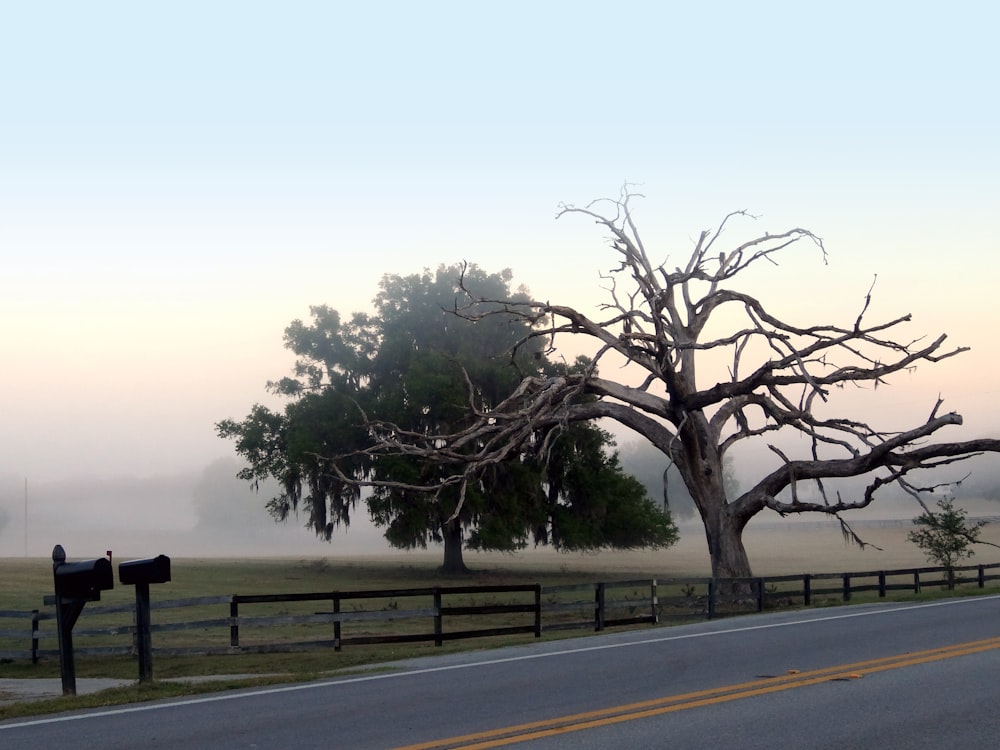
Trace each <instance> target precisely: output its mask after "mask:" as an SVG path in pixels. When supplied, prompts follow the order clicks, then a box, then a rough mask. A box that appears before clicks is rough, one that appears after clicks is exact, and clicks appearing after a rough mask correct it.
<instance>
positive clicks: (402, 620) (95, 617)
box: [0, 563, 1000, 662]
mask: <svg viewBox="0 0 1000 750" xmlns="http://www.w3.org/2000/svg"><path fill="white" fill-rule="evenodd" d="M949 577H951V580H949ZM996 580H1000V563H996V564H991V565H969V566H963V567H955V568H953V569H952V571H951V572H950V574H949V571H948V569H947V568H940V567H925V568H906V569H898V570H879V571H861V572H851V573H815V574H801V575H784V576H768V577H760V578H751V579H736V580H734V579H724V580H723V579H711V578H643V579H633V580H625V581H600V582H596V583H594V582H591V583H580V584H569V585H557V586H541V585H539V584H530V585H503V586H451V587H430V588H413V589H379V590H368V591H329V592H309V593H299V594H251V595H246V594H234V595H228V596H209V597H205V596H203V597H194V598H188V599H175V600H169V601H161V602H153V603H152V605H151V608H152V609H153V610H154V611H163V612H164V615H165V616H166V615H167V614H168V613H169V611H171V610H173V611H175V612H176V611H177V610H185V609H189V610H194V612H193V613H192V614H191V619H179V620H178V621H174V622H159V623H154V624H153V625H152V626H151V627H150V631H151V632H152V633H161V634H169V633H179V632H182V631H201V634H200V635H199V636H197V637H196V638H195V639H194V640H195V641H197V644H196V645H186V646H174V647H170V646H166V647H164V646H159V647H157V648H155V649H154V652H155V653H159V654H167V655H188V654H210V653H233V654H235V653H268V652H280V651H303V650H310V649H315V648H333V649H334V650H336V651H339V650H341V649H342V648H343V647H344V646H348V645H362V644H364V645H370V644H387V643H417V642H433V643H434V644H435V645H436V646H441V645H442V644H443V643H444V642H446V641H453V640H460V639H465V638H484V637H489V636H503V635H515V634H532V635H534V636H535V637H536V638H538V637H541V635H542V634H543V633H544V632H553V631H559V630H570V629H582V628H587V629H593V630H595V631H601V630H604V629H605V628H609V627H621V626H630V625H642V624H655V623H658V622H661V621H665V620H666V621H671V622H679V621H684V620H693V619H705V618H709V619H710V618H715V617H724V616H729V615H734V614H742V613H746V612H753V611H757V612H759V611H763V610H764V609H765V608H767V607H769V606H770V607H775V606H799V605H801V606H810V605H812V604H813V603H814V602H815V601H816V600H817V598H818V597H831V596H832V597H836V598H839V599H842V600H843V601H845V602H846V601H850V600H851V598H852V596H853V595H854V594H856V593H859V592H877V593H878V596H879V597H885V596H886V594H887V593H888V592H890V591H910V592H913V593H919V592H920V591H921V589H922V588H923V587H927V586H950V585H954V586H962V585H975V586H978V587H979V588H984V587H985V586H986V583H987V582H988V581H996ZM484 596H485V597H487V598H488V601H484V602H480V601H478V600H477V597H484ZM404 604H405V606H404ZM285 605H300V608H301V607H302V606H306V605H309V606H308V607H307V608H308V609H311V610H312V611H310V612H303V611H297V612H293V611H291V610H290V609H289V610H284V609H281V608H282V607H283V606H285ZM276 608H278V609H276ZM220 609H221V610H222V611H221V612H218V610H220ZM215 612H218V614H213V613H215ZM125 613H130V614H131V618H132V619H131V622H121V619H122V618H121V615H122V614H125ZM134 616H135V612H134V606H131V605H115V606H104V607H101V606H96V607H88V608H87V610H86V612H85V618H84V619H83V620H82V622H81V625H83V627H81V628H80V629H78V630H75V631H74V637H76V638H77V639H78V642H79V640H80V639H92V641H93V642H94V645H82V647H78V648H77V649H76V652H77V653H78V654H91V655H122V654H132V653H134V649H135V647H136V646H135V634H136V627H135V623H134ZM174 616H175V617H179V616H180V615H179V614H177V615H174ZM483 618H490V621H489V622H488V623H485V624H482V623H483ZM54 619H55V614H54V611H52V609H51V608H49V609H45V610H33V611H31V612H18V611H4V610H0V658H4V659H25V658H30V659H31V660H32V661H33V662H37V661H38V660H39V658H42V657H49V656H57V655H58V651H57V650H55V649H54V648H48V649H44V648H41V645H40V644H41V643H42V642H43V641H44V642H48V643H54V641H55V640H56V634H55V629H54V627H51V628H46V627H43V623H45V622H47V621H51V620H54ZM153 619H154V621H155V620H156V619H157V618H156V617H155V616H154V618H153ZM161 619H162V618H161ZM166 619H169V618H166ZM281 628H286V629H288V630H289V632H290V633H291V635H287V634H286V636H285V637H284V638H280V639H279V638H277V637H276V636H275V635H274V634H275V632H276V631H277V630H278V629H281ZM345 630H347V631H349V632H347V633H345V632H344V631H345ZM209 634H211V635H209ZM123 637H127V638H128V639H129V640H128V641H126V642H124V643H123V642H122V638H123ZM18 644H23V645H21V646H20V647H19V648H18V647H15V648H8V647H9V646H17V645H18Z"/></svg>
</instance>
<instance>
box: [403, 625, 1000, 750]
mask: <svg viewBox="0 0 1000 750" xmlns="http://www.w3.org/2000/svg"><path fill="white" fill-rule="evenodd" d="M996 648H1000V638H987V639H984V640H980V641H971V642H969V643H960V644H956V645H953V646H943V647H939V648H932V649H927V650H925V651H915V652H910V653H904V654H898V655H896V656H888V657H880V658H878V659H868V660H865V661H859V662H853V663H851V664H840V665H837V666H834V667H825V668H823V669H814V670H810V671H808V672H789V673H788V674H786V675H781V676H779V677H767V678H761V679H757V680H751V681H749V682H742V683H738V684H734V685H726V686H723V687H717V688H708V689H706V690H697V691H694V692H690V693H680V694H678V695H670V696H665V697H663V698H654V699H652V700H647V701H640V702H638V703H629V704H625V705H621V706H613V707H611V708H604V709H598V710H595V711H586V712H583V713H577V714H571V715H567V716H561V717H557V718H554V719H544V720H541V721H532V722H528V723H525V724H516V725H512V726H508V727H501V728H499V729H493V730H487V731H484V732H475V733H473V734H466V735H461V736H458V737H449V738H446V739H440V740H433V741H431V742H422V743H418V744H415V745H406V746H403V747H399V748H396V750H446V749H451V750H458V749H459V748H460V749H461V750H486V749H487V748H494V747H502V746H504V745H510V744H513V743H515V742H525V741H528V740H533V739H541V738H543V737H551V736H553V735H558V734H565V733H568V732H578V731H581V730H584V729H593V728H596V727H602V726H608V725H611V724H619V723H622V722H625V721H633V720H635V719H641V718H646V717H650V716H658V715H661V714H666V713H671V712H674V711H681V710H685V709H689V708H697V707H699V706H708V705H712V704H717V703H726V702H728V701H733V700H739V699H742V698H751V697H753V696H757V695H767V694H769V693H777V692H781V691H784V690H790V689H792V688H798V687H806V686H808V685H816V684H819V683H821V682H829V681H831V680H838V679H854V678H858V677H861V676H862V675H861V674H860V671H861V670H864V672H865V673H869V674H871V673H876V672H884V671H886V670H889V669H899V668H901V667H908V666H913V665H916V664H926V663H929V662H934V661H940V660H943V659H951V658H954V657H957V656H966V655H968V654H975V653H979V652H982V651H989V650H991V649H996ZM470 743H471V744H470Z"/></svg>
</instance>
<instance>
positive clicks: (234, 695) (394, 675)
mask: <svg viewBox="0 0 1000 750" xmlns="http://www.w3.org/2000/svg"><path fill="white" fill-rule="evenodd" d="M992 599H1000V594H991V595H989V596H976V597H966V598H961V599H945V600H941V601H934V602H926V603H923V604H909V605H900V606H891V607H887V608H886V609H874V610H866V611H864V612H849V613H846V614H838V615H827V616H825V617H809V618H806V619H803V620H791V621H788V622H773V623H766V624H763V625H747V626H746V627H739V628H727V629H726V630H710V631H707V632H704V633H685V634H681V635H666V636H660V637H657V638H644V639H642V640H637V641H627V642H625V643H605V644H601V645H599V646H583V647H580V648H569V649H563V650H561V651H547V652H545V653H541V654H524V655H521V656H508V657H504V658H502V659H487V660H484V661H476V662H466V663H462V664H447V665H444V666H440V667H426V668H424V669H412V670H408V671H399V672H386V673H382V674H370V675H362V676H360V677H347V678H344V679H340V680H338V679H332V680H323V681H321V682H305V683H301V684H298V685H283V686H279V687H273V688H263V689H260V690H252V691H249V692H228V693H222V694H219V695H209V696H204V697H201V698H186V699H183V700H177V701H169V702H156V703H144V704H140V705H133V706H126V707H124V708H114V709H108V710H105V711H93V712H87V713H80V714H71V715H67V716H51V717H46V718H43V719H32V720H29V721H21V722H16V723H13V724H0V731H3V730H4V729H17V728H19V727H32V726H39V725H42V724H58V723H61V722H66V721H80V720H83V719H99V718H103V717H106V716H121V715H124V714H131V713H139V712H142V711H159V710H162V709H167V708H175V707H178V706H196V705H201V704H204V703H217V702H219V701H232V700H242V699H244V698H255V697H258V696H262V695H277V694H280V693H294V692H298V691H300V690H316V689H319V688H327V687H336V686H339V685H353V684H357V683H359V682H374V681H376V680H390V679H398V678H401V677H413V676H416V675H425V674H434V673H436V672H450V671H454V670H458V669H472V668H475V667H488V666H492V665H495V664H509V663H512V662H518V661H530V660H533V659H547V658H550V657H555V656H570V655H572V654H583V653H587V652H590V651H605V650H608V649H613V648H628V647H630V646H645V645H649V644H652V643H665V642H667V641H681V640H688V639H691V638H707V637H710V636H715V635H727V634H731V633H746V632H750V631H753V630H768V629H770V628H785V627H791V626H793V625H809V624H811V623H816V622H830V621H833V620H847V619H851V618H854V617H871V616H874V615H886V614H898V613H900V612H908V611H912V610H916V609H927V608H930V607H946V606H952V605H957V604H967V603H971V602H981V601H989V600H992Z"/></svg>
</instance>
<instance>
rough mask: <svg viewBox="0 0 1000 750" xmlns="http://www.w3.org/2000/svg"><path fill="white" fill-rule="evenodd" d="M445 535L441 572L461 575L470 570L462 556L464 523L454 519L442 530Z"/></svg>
mask: <svg viewBox="0 0 1000 750" xmlns="http://www.w3.org/2000/svg"><path fill="white" fill-rule="evenodd" d="M441 531H442V536H444V564H443V565H442V566H441V572H442V573H445V574H448V575H461V574H465V573H468V572H469V569H468V568H467V567H465V560H464V559H463V558H462V524H460V523H459V522H458V520H457V519H456V520H454V521H452V522H450V523H448V524H446V525H445V527H444V528H443V529H442V530H441Z"/></svg>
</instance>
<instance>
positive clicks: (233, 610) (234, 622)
mask: <svg viewBox="0 0 1000 750" xmlns="http://www.w3.org/2000/svg"><path fill="white" fill-rule="evenodd" d="M229 647H230V648H239V647H240V605H239V595H237V594H233V597H232V598H231V599H230V600H229Z"/></svg>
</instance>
